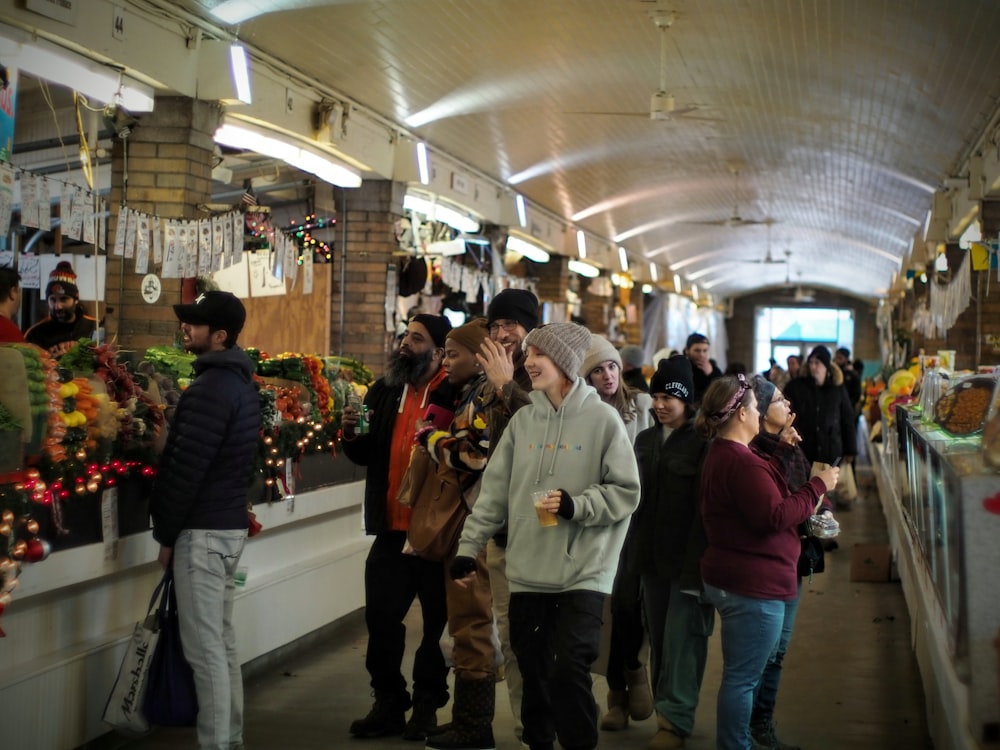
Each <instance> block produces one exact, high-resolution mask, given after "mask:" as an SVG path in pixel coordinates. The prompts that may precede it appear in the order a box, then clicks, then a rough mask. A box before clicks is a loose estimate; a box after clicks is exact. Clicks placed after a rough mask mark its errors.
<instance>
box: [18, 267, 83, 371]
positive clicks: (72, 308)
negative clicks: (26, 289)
mask: <svg viewBox="0 0 1000 750" xmlns="http://www.w3.org/2000/svg"><path fill="white" fill-rule="evenodd" d="M45 298H46V300H47V301H48V304H49V315H48V317H47V318H42V319H41V320H40V321H38V322H37V323H35V325H33V326H32V327H31V328H29V329H28V330H27V332H25V334H24V340H25V341H27V342H28V343H29V344H35V345H36V346H40V347H42V348H43V349H48V351H49V354H51V355H52V356H53V357H60V356H62V355H63V354H65V353H66V352H68V351H69V350H70V349H71V348H73V346H75V345H76V342H77V341H78V340H80V339H89V338H91V337H92V336H93V335H94V331H95V330H96V328H97V321H96V320H95V319H94V318H91V317H88V316H87V315H84V313H83V307H81V305H80V289H79V287H78V286H77V280H76V273H75V272H74V271H73V266H71V265H70V264H69V262H68V261H65V260H63V261H60V262H59V263H58V264H57V265H56V267H55V268H54V269H53V271H52V273H50V274H49V281H48V283H47V284H46V285H45Z"/></svg>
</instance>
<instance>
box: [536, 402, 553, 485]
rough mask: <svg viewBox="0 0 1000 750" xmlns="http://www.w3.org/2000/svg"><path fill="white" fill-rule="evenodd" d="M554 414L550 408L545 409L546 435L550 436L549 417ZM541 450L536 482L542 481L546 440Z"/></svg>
mask: <svg viewBox="0 0 1000 750" xmlns="http://www.w3.org/2000/svg"><path fill="white" fill-rule="evenodd" d="M551 416H552V411H551V410H550V409H546V410H545V437H548V436H549V419H550V417H551ZM541 448H542V449H541V450H540V451H538V468H537V469H536V470H535V484H538V483H539V482H541V481H542V459H543V458H545V441H544V440H543V441H542V446H541Z"/></svg>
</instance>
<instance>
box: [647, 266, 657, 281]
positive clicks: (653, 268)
mask: <svg viewBox="0 0 1000 750" xmlns="http://www.w3.org/2000/svg"><path fill="white" fill-rule="evenodd" d="M649 278H651V279H652V280H653V281H654V282H656V281H659V280H660V274H659V273H658V272H657V270H656V264H655V263H650V264H649Z"/></svg>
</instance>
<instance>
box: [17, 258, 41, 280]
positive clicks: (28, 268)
mask: <svg viewBox="0 0 1000 750" xmlns="http://www.w3.org/2000/svg"><path fill="white" fill-rule="evenodd" d="M17 270H18V271H19V272H20V273H21V288H22V289H40V288H41V286H42V266H41V263H39V260H38V256H37V255H34V254H33V253H28V254H27V255H22V256H21V259H20V263H19V264H18V268H17Z"/></svg>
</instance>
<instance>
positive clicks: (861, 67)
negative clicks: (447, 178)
mask: <svg viewBox="0 0 1000 750" xmlns="http://www.w3.org/2000/svg"><path fill="white" fill-rule="evenodd" d="M176 4H177V5H178V6H180V7H182V8H184V9H186V10H187V11H189V12H192V13H195V14H197V15H201V16H203V17H204V18H206V19H211V20H213V21H214V22H215V23H218V22H219V19H218V18H217V17H216V16H214V15H213V14H212V10H213V8H216V9H217V10H221V8H219V7H218V6H220V5H221V6H222V7H223V8H228V9H230V10H232V9H233V8H234V4H233V3H231V2H230V3H222V4H220V3H217V2H212V1H211V0H180V1H179V2H177V3H176ZM243 5H244V6H245V5H247V4H246V3H243ZM257 5H259V6H264V7H266V8H267V9H269V10H270V9H275V8H281V10H274V11H272V12H265V13H262V14H260V13H258V14H254V13H255V12H254V11H252V10H251V11H249V13H250V17H248V18H246V19H245V20H242V22H241V23H239V27H238V30H239V36H240V39H242V40H244V41H245V42H246V43H248V44H249V45H251V46H253V47H257V48H259V49H262V50H264V51H266V52H267V53H269V54H270V55H273V56H274V57H276V58H278V59H280V60H282V61H284V62H287V63H288V64H290V65H292V66H294V67H295V68H297V69H299V70H301V71H303V72H305V73H307V74H308V75H309V76H311V77H314V78H315V79H316V80H317V81H321V82H322V83H323V84H324V85H325V86H327V87H330V88H332V89H334V90H337V91H341V92H343V94H344V95H345V96H347V97H349V98H351V99H353V100H354V101H356V102H358V103H360V104H362V105H364V106H365V107H368V108H370V109H371V110H373V111H375V112H377V113H380V114H382V115H384V116H385V117H386V118H388V119H390V120H392V121H394V122H398V123H399V124H400V126H401V127H404V128H406V129H407V130H409V131H410V132H413V133H415V134H417V135H419V136H421V137H423V138H425V139H426V141H427V142H428V143H429V144H431V145H432V147H437V148H439V149H442V150H444V151H446V152H448V153H449V154H451V155H453V156H455V157H457V158H458V159H460V160H461V161H464V162H466V163H468V164H470V165H472V166H474V167H475V168H476V169H478V170H480V171H482V172H484V173H486V174H488V175H490V176H492V177H495V178H496V179H497V180H499V181H501V182H504V183H508V184H511V185H513V187H514V188H515V189H516V190H517V191H519V192H522V193H523V194H524V195H525V196H526V197H528V198H529V199H531V200H532V201H534V202H536V203H538V204H540V205H542V206H544V207H546V208H548V209H550V210H552V211H554V212H556V213H557V214H559V215H560V216H562V217H564V218H565V219H566V220H567V221H575V222H576V223H577V224H579V225H581V226H583V227H584V228H586V229H588V230H589V231H591V232H593V233H595V234H598V235H600V236H602V237H606V238H609V239H615V238H619V239H620V241H621V244H623V245H624V246H625V247H626V248H627V250H628V251H629V253H630V255H631V256H632V258H633V259H640V258H646V259H649V260H652V261H655V262H657V263H659V264H661V266H662V270H663V271H666V270H667V267H668V266H669V267H670V268H671V270H672V271H676V272H678V273H680V274H681V275H682V276H683V277H684V278H685V279H687V280H690V281H695V282H697V283H698V284H699V285H700V286H701V288H703V289H708V290H710V291H711V292H712V293H714V294H716V295H718V296H726V295H738V294H741V293H744V292H747V291H750V290H756V289H760V288H762V287H768V286H776V285H781V284H783V283H784V282H785V280H786V278H788V279H790V280H791V281H792V282H793V283H799V282H801V283H802V284H805V285H810V286H816V285H819V286H832V287H835V288H840V289H845V290H850V291H853V292H855V293H858V294H860V295H863V296H877V295H878V294H879V293H880V290H884V289H885V288H886V287H887V286H888V285H889V282H890V279H891V276H892V273H893V271H896V270H897V269H898V268H899V263H900V259H901V258H903V257H904V256H906V255H907V253H908V251H909V246H910V243H911V240H912V237H913V235H914V232H915V231H916V230H917V229H918V228H919V227H920V226H922V224H923V222H924V219H925V216H926V214H927V211H928V209H929V207H930V202H931V195H932V192H933V190H934V189H936V188H938V187H940V186H941V185H942V183H943V181H944V179H945V178H947V177H948V176H952V175H954V173H955V172H956V171H957V170H959V169H960V168H961V166H962V165H963V162H964V160H965V158H966V157H967V155H968V153H969V151H970V150H971V149H972V147H973V146H975V145H976V144H977V142H978V141H979V139H980V138H981V137H982V136H983V134H984V132H985V131H986V130H987V128H988V127H990V126H991V124H992V123H993V119H994V117H995V115H996V112H997V106H998V98H1000V76H998V75H997V69H998V67H1000V45H998V44H997V43H996V39H997V36H998V34H1000V4H998V3H995V2H991V1H988V0H909V1H902V0H826V1H821V0H813V1H811V2H805V1H796V0H674V1H673V2H665V1H664V0H380V1H369V2H327V3H315V2H308V0H305V1H303V2H297V3H296V2H281V3H279V2H270V3H257ZM309 6H313V7H309ZM237 9H238V8H237ZM665 14H670V15H669V17H670V19H672V22H669V25H667V23H668V22H667V21H664V20H663V19H665V18H667V16H666V15H665ZM657 19H660V23H659V25H658V24H657V22H656V20H657ZM661 43H662V44H663V45H664V47H663V51H664V55H663V61H664V63H665V65H664V67H663V69H662V71H661V65H660V61H661ZM661 72H662V78H663V83H664V84H665V87H666V91H667V92H668V93H670V94H672V95H673V97H674V99H675V101H676V106H677V108H678V109H684V108H688V107H695V109H693V110H692V111H691V112H690V114H689V115H682V116H675V117H673V118H671V119H669V120H662V121H657V120H651V119H650V118H649V117H648V114H647V113H648V112H649V109H650V97H651V95H652V94H653V93H654V92H656V91H657V90H658V88H659V87H660V85H661ZM580 113H615V114H580ZM733 216H739V217H740V218H741V219H742V220H743V221H739V222H732V221H727V220H728V219H730V218H731V217H733ZM704 222H717V223H714V224H713V223H704ZM751 222H756V223H751ZM769 250H770V254H771V257H772V258H774V259H775V260H783V259H785V258H788V260H789V263H788V264H783V263H774V264H767V263H750V262H745V261H757V260H761V259H764V258H765V257H766V255H767V253H768V251H769Z"/></svg>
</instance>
